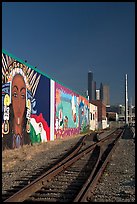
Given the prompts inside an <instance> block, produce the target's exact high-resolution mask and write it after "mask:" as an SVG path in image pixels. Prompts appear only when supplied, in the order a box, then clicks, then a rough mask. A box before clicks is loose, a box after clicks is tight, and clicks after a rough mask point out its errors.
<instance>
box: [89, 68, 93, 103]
mask: <svg viewBox="0 0 137 204" xmlns="http://www.w3.org/2000/svg"><path fill="white" fill-rule="evenodd" d="M92 84H93V73H92V72H91V71H89V72H88V96H89V102H91V100H92V86H93V85H92Z"/></svg>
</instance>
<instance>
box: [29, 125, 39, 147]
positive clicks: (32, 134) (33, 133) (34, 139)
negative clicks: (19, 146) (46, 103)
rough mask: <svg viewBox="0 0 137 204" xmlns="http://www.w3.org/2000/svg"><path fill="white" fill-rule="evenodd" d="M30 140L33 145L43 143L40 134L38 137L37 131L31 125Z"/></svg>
mask: <svg viewBox="0 0 137 204" xmlns="http://www.w3.org/2000/svg"><path fill="white" fill-rule="evenodd" d="M30 140H31V143H32V144H34V143H40V142H41V136H40V133H39V134H37V135H36V131H35V129H34V127H33V126H32V125H31V124H30Z"/></svg>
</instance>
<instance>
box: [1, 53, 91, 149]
mask: <svg viewBox="0 0 137 204" xmlns="http://www.w3.org/2000/svg"><path fill="white" fill-rule="evenodd" d="M88 128H89V102H88V100H87V99H86V98H84V97H83V96H81V95H79V94H76V93H75V92H73V91H72V90H70V89H68V88H66V87H65V86H63V85H61V84H59V83H57V82H55V81H54V80H52V79H50V78H49V77H47V76H46V75H45V74H44V73H42V72H40V71H39V70H37V69H35V68H34V67H32V66H31V65H29V64H27V63H25V62H24V61H22V60H20V59H18V58H16V57H14V56H12V55H11V54H9V53H7V52H5V51H4V52H3V53H2V146H3V149H4V148H5V147H7V148H11V149H12V148H18V147H20V146H22V145H24V144H30V143H32V144H33V143H39V142H47V141H51V140H54V139H55V138H58V137H64V136H69V135H73V134H78V133H80V132H84V131H86V130H87V129H88Z"/></svg>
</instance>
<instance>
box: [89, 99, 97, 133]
mask: <svg viewBox="0 0 137 204" xmlns="http://www.w3.org/2000/svg"><path fill="white" fill-rule="evenodd" d="M97 129H98V108H97V106H95V105H93V104H91V103H90V130H93V131H94V130H97Z"/></svg>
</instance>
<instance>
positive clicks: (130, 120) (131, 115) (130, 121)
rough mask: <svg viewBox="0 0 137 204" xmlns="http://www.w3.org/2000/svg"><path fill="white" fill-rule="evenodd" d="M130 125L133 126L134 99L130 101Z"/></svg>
mask: <svg viewBox="0 0 137 204" xmlns="http://www.w3.org/2000/svg"><path fill="white" fill-rule="evenodd" d="M130 123H131V124H132V98H131V101H130Z"/></svg>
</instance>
